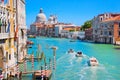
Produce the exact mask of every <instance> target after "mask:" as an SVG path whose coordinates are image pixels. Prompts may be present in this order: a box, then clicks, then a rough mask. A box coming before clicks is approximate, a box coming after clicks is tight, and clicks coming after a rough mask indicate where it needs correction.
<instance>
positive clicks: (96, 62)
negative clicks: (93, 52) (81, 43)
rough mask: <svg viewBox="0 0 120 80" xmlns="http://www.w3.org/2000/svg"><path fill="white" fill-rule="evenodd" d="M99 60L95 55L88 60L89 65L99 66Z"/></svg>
mask: <svg viewBox="0 0 120 80" xmlns="http://www.w3.org/2000/svg"><path fill="white" fill-rule="evenodd" d="M98 64H99V63H98V60H97V59H96V58H95V57H91V58H90V59H89V61H88V65H89V66H98Z"/></svg>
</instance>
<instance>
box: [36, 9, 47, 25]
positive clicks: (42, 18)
mask: <svg viewBox="0 0 120 80" xmlns="http://www.w3.org/2000/svg"><path fill="white" fill-rule="evenodd" d="M46 21H47V18H46V15H45V14H44V13H43V9H42V8H41V9H40V13H39V14H38V15H37V16H36V20H35V23H45V22H46Z"/></svg>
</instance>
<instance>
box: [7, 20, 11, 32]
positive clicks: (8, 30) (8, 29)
mask: <svg viewBox="0 0 120 80" xmlns="http://www.w3.org/2000/svg"><path fill="white" fill-rule="evenodd" d="M9 32H10V22H9V21H8V28H7V33H9Z"/></svg>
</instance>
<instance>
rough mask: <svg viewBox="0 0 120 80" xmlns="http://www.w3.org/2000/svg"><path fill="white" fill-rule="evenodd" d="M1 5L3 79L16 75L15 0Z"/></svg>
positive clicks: (0, 37) (0, 27)
mask: <svg viewBox="0 0 120 80" xmlns="http://www.w3.org/2000/svg"><path fill="white" fill-rule="evenodd" d="M3 1H4V0H2V4H0V69H2V71H3V78H6V77H7V74H8V75H9V74H10V73H12V75H14V74H15V73H16V69H15V66H16V49H15V44H14V32H15V26H16V18H15V17H16V8H15V7H16V5H15V3H16V2H15V0H8V2H7V3H6V4H4V2H3Z"/></svg>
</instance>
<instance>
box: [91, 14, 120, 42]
mask: <svg viewBox="0 0 120 80" xmlns="http://www.w3.org/2000/svg"><path fill="white" fill-rule="evenodd" d="M92 27H93V40H94V41H95V42H102V43H115V42H116V40H117V39H118V38H119V36H120V30H119V29H120V14H111V13H106V14H100V15H98V16H97V17H94V19H93V21H92Z"/></svg>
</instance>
